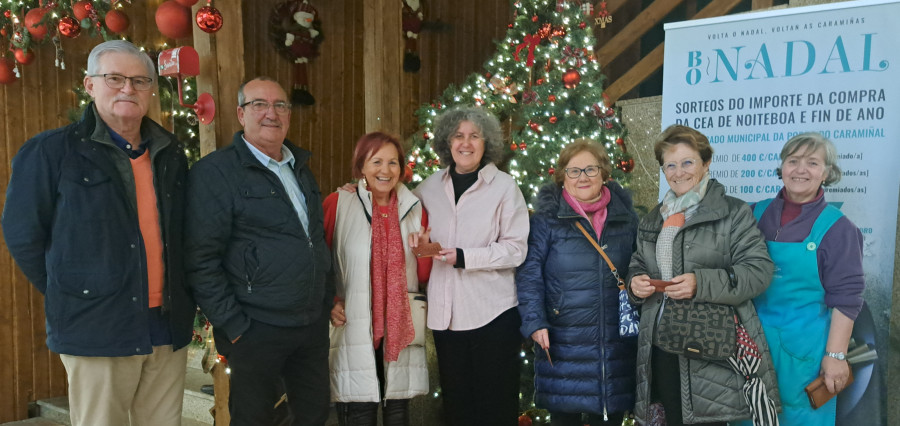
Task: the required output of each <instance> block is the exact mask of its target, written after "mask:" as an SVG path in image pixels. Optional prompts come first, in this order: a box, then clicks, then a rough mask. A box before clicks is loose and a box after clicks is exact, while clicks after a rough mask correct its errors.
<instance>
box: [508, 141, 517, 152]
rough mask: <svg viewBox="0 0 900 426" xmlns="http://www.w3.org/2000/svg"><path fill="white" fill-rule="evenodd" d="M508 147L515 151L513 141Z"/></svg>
mask: <svg viewBox="0 0 900 426" xmlns="http://www.w3.org/2000/svg"><path fill="white" fill-rule="evenodd" d="M509 149H510V151H515V150H516V143H515V142H513V143H511V144H509Z"/></svg>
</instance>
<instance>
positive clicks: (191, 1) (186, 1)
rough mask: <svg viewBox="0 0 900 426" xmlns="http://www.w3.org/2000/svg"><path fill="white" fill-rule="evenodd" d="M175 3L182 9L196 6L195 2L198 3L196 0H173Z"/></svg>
mask: <svg viewBox="0 0 900 426" xmlns="http://www.w3.org/2000/svg"><path fill="white" fill-rule="evenodd" d="M175 1H177V2H178V4H180V5H182V6H184V7H191V6H193V5H195V4H197V1H198V0H175Z"/></svg>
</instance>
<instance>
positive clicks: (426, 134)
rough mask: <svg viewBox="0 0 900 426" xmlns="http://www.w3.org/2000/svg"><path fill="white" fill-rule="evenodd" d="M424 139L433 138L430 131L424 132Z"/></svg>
mask: <svg viewBox="0 0 900 426" xmlns="http://www.w3.org/2000/svg"><path fill="white" fill-rule="evenodd" d="M432 106H433V105H432ZM422 139H425V140H426V141H427V140H428V139H431V135H429V134H428V132H425V133H422Z"/></svg>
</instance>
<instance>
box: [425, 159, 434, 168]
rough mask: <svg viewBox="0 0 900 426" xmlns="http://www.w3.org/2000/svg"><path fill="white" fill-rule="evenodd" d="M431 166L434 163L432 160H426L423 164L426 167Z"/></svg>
mask: <svg viewBox="0 0 900 426" xmlns="http://www.w3.org/2000/svg"><path fill="white" fill-rule="evenodd" d="M432 164H434V161H432V160H428V161H426V162H425V166H426V167H431V165H432Z"/></svg>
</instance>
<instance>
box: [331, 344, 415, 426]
mask: <svg viewBox="0 0 900 426" xmlns="http://www.w3.org/2000/svg"><path fill="white" fill-rule="evenodd" d="M382 343H383V341H382ZM375 373H376V374H377V375H378V384H379V385H380V386H381V394H382V395H384V394H385V384H384V344H382V345H381V346H379V347H378V349H375ZM378 405H379V404H378V403H377V402H338V403H335V410H336V411H337V415H338V425H339V426H376V425H377V424H378ZM381 417H382V420H381V424H382V425H383V426H409V399H386V400H384V407H383V408H382V411H381Z"/></svg>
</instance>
